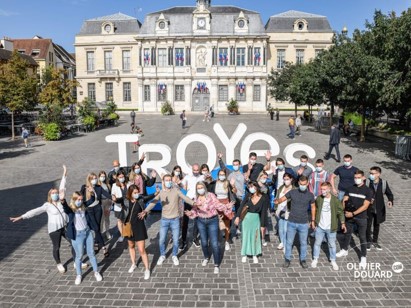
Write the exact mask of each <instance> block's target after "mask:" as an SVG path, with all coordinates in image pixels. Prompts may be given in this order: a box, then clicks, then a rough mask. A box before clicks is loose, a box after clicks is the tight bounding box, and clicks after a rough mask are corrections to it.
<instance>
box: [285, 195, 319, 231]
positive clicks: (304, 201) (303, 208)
mask: <svg viewBox="0 0 411 308" xmlns="http://www.w3.org/2000/svg"><path fill="white" fill-rule="evenodd" d="M285 197H286V198H287V200H291V206H290V215H289V216H288V221H290V222H294V223H298V224H305V223H308V221H309V220H310V217H309V216H308V207H309V205H310V204H312V203H314V202H315V199H314V195H313V194H312V193H311V192H309V191H308V190H306V191H301V190H299V189H292V190H290V191H289V192H287V193H286V194H285Z"/></svg>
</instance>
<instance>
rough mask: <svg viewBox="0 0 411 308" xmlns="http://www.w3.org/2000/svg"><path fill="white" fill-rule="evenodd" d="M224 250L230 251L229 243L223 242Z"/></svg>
mask: <svg viewBox="0 0 411 308" xmlns="http://www.w3.org/2000/svg"><path fill="white" fill-rule="evenodd" d="M225 250H230V243H229V242H225Z"/></svg>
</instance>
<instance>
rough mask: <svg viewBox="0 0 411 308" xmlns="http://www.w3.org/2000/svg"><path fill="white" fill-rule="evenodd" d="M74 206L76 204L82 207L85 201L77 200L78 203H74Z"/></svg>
mask: <svg viewBox="0 0 411 308" xmlns="http://www.w3.org/2000/svg"><path fill="white" fill-rule="evenodd" d="M74 204H75V205H76V206H77V207H81V205H82V204H83V200H76V202H74Z"/></svg>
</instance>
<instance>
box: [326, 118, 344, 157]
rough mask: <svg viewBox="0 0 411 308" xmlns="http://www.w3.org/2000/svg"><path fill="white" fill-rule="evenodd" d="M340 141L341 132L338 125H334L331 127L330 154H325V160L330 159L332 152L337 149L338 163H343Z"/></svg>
mask: <svg viewBox="0 0 411 308" xmlns="http://www.w3.org/2000/svg"><path fill="white" fill-rule="evenodd" d="M340 139H341V134H340V130H339V129H338V128H337V125H336V124H333V126H331V131H330V141H329V148H328V152H327V153H326V154H325V156H324V159H326V160H328V159H330V156H331V152H332V150H333V148H335V152H336V154H337V159H336V161H337V162H338V163H339V162H340V161H341V157H340V149H339V145H340Z"/></svg>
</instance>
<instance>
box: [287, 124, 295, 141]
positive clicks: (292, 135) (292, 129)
mask: <svg viewBox="0 0 411 308" xmlns="http://www.w3.org/2000/svg"><path fill="white" fill-rule="evenodd" d="M288 136H289V137H290V138H294V137H295V126H290V133H289V134H288Z"/></svg>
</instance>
